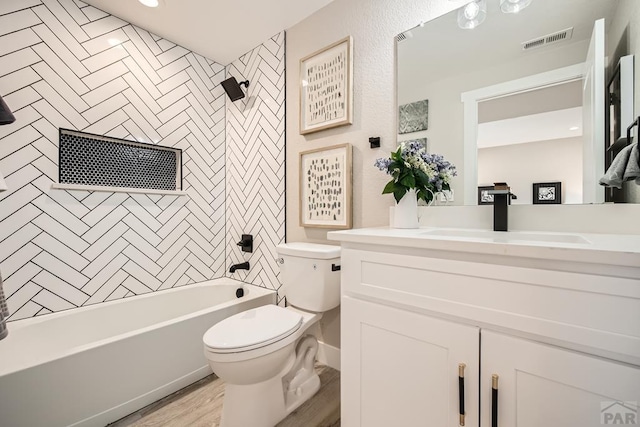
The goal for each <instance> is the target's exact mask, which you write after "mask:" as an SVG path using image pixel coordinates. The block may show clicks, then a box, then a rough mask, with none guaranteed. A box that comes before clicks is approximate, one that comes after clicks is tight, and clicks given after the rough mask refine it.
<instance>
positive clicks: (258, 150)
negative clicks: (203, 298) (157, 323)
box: [226, 31, 285, 289]
mask: <svg viewBox="0 0 640 427" xmlns="http://www.w3.org/2000/svg"><path fill="white" fill-rule="evenodd" d="M284 51H285V33H284V31H283V32H281V33H279V34H277V35H276V36H274V37H272V38H271V39H270V40H268V41H267V42H266V43H264V44H262V45H261V46H258V47H257V48H255V49H253V50H252V51H251V52H248V53H247V54H245V55H243V56H242V57H240V58H239V59H238V60H236V61H234V62H232V63H231V64H230V65H228V66H227V74H228V75H229V76H234V77H236V79H237V80H238V81H243V80H249V82H250V84H249V88H248V96H247V97H245V98H243V99H241V100H238V101H236V102H230V101H229V100H227V177H226V180H227V237H228V244H227V248H228V249H227V271H228V269H229V266H230V265H231V264H235V263H238V262H243V261H249V263H250V264H251V270H249V271H248V272H247V271H245V270H238V271H237V272H236V273H233V274H229V276H230V277H234V278H237V279H242V280H244V281H246V282H249V283H253V284H254V285H260V286H264V287H268V288H273V289H278V288H279V287H280V282H279V280H278V276H279V274H280V270H279V268H278V265H277V264H276V262H275V260H276V258H277V254H276V246H277V245H278V244H279V243H282V242H284V233H285V221H284V220H285V216H284V215H285V212H284V206H285V199H284V188H285V187H284V185H285V183H284V160H285V158H284V156H285V153H284V149H285V134H284V108H285V107H284V101H285V92H284V79H285V67H284V65H285V64H284ZM242 234H253V236H254V248H253V253H252V254H248V253H243V252H241V251H240V248H239V247H238V246H237V245H236V243H237V242H238V241H240V237H241V235H242Z"/></svg>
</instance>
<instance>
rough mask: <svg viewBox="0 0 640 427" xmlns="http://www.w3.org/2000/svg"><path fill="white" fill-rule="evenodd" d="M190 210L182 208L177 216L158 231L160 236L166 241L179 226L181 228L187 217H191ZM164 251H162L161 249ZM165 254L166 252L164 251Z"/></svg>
mask: <svg viewBox="0 0 640 427" xmlns="http://www.w3.org/2000/svg"><path fill="white" fill-rule="evenodd" d="M189 214H190V212H189V209H187V208H186V207H183V208H181V209H180V210H179V211H178V212H177V213H176V214H175V215H173V216H172V217H171V219H169V220H168V221H167V222H165V223H164V225H162V227H161V228H160V229H159V230H158V231H157V233H158V236H160V237H162V238H163V239H165V238H166V237H168V236H169V234H170V233H172V232H173V230H175V229H176V228H177V227H178V226H181V225H182V224H181V223H182V221H184V220H185V218H186V217H187V216H189ZM163 243H164V242H163ZM161 250H162V249H161ZM162 251H163V252H164V250H162Z"/></svg>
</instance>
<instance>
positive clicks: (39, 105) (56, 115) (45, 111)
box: [31, 83, 84, 140]
mask: <svg viewBox="0 0 640 427" xmlns="http://www.w3.org/2000/svg"><path fill="white" fill-rule="evenodd" d="M45 84H46V83H45ZM31 106H32V107H33V108H35V110H36V111H37V112H38V113H40V115H42V116H43V117H46V118H47V119H46V120H47V121H49V122H50V123H51V124H52V125H53V126H55V127H56V128H64V129H72V128H73V124H72V123H71V122H70V121H69V120H67V119H66V117H65V116H64V115H62V114H61V113H60V111H58V110H56V109H55V108H54V107H53V106H52V105H51V103H50V102H49V101H47V100H46V99H41V100H40V101H37V102H34V103H33V104H32V105H31ZM82 120H84V119H82ZM57 139H58V138H56V140H57Z"/></svg>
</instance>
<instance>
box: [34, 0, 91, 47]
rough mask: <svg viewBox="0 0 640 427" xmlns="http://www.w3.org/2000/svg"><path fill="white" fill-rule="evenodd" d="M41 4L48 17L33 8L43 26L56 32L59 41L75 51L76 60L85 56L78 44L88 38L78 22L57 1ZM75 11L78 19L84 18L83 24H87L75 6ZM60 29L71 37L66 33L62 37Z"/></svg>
mask: <svg viewBox="0 0 640 427" xmlns="http://www.w3.org/2000/svg"><path fill="white" fill-rule="evenodd" d="M42 2H43V3H44V5H45V6H46V8H45V10H47V11H48V12H49V14H50V16H48V15H47V16H44V14H43V13H41V9H40V7H36V8H34V11H35V12H36V14H38V16H39V17H40V18H41V19H42V21H43V22H44V23H45V24H47V25H48V26H49V27H50V28H51V29H52V30H53V31H55V32H56V34H57V35H58V37H60V39H61V40H63V41H64V42H65V43H66V44H67V46H69V48H70V49H72V50H73V51H74V52H76V50H77V52H76V54H77V55H78V58H82V57H83V56H82V55H87V52H86V51H85V50H84V49H82V48H80V49H78V47H79V46H80V44H79V43H78V42H83V41H86V40H88V39H89V36H87V33H85V32H84V31H83V30H82V27H80V25H79V24H78V22H77V21H76V20H75V19H73V18H72V17H71V15H70V14H69V12H68V11H67V9H65V8H64V7H62V5H61V4H60V3H59V2H58V0H42ZM70 6H72V5H70ZM76 10H77V11H78V13H79V17H80V18H85V19H84V22H83V23H88V22H89V20H88V19H86V17H84V16H83V15H82V12H80V10H79V9H77V6H76ZM53 19H55V22H53ZM61 28H62V29H65V30H66V31H67V32H68V33H69V34H70V35H71V36H72V37H67V36H66V32H65V33H63V34H64V36H63V35H62V34H61V31H60V29H61Z"/></svg>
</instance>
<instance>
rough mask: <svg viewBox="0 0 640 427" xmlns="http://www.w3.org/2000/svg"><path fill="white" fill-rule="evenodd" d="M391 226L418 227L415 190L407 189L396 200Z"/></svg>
mask: <svg viewBox="0 0 640 427" xmlns="http://www.w3.org/2000/svg"><path fill="white" fill-rule="evenodd" d="M391 226H392V227H393V228H418V199H417V198H416V190H413V189H412V190H409V191H407V193H406V194H405V195H404V196H403V197H402V199H400V201H399V202H396V207H395V211H394V214H393V222H392V224H391Z"/></svg>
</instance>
